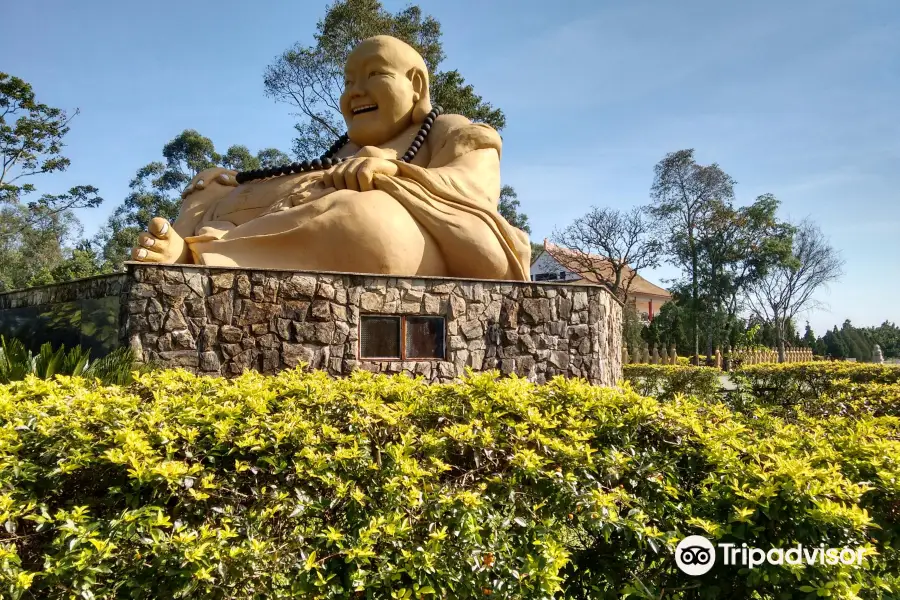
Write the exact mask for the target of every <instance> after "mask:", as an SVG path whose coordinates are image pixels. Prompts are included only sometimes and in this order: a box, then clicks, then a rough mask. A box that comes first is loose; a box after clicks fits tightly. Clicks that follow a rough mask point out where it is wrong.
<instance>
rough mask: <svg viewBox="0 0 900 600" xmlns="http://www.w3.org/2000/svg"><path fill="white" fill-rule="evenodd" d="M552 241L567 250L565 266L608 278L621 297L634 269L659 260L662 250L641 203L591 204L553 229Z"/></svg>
mask: <svg viewBox="0 0 900 600" xmlns="http://www.w3.org/2000/svg"><path fill="white" fill-rule="evenodd" d="M553 241H554V242H555V243H556V244H558V245H560V246H562V247H563V248H565V249H567V250H568V252H566V259H567V264H566V265H565V267H566V268H567V269H569V270H571V271H574V272H576V273H592V274H594V276H595V277H596V278H597V279H599V280H601V281H607V282H609V284H610V287H611V288H612V290H613V292H614V293H616V294H617V295H619V296H620V297H621V298H625V297H626V296H627V295H628V290H629V289H630V288H631V283H632V282H633V281H634V278H635V276H636V275H637V273H638V271H641V270H643V269H647V268H650V267H655V266H657V265H658V264H659V259H660V253H661V252H662V250H663V245H662V243H661V242H660V241H659V240H658V239H657V238H656V236H655V235H654V232H653V230H652V222H651V220H650V219H649V218H648V216H647V209H646V208H644V207H635V208H632V209H631V210H628V211H623V210H618V209H614V208H597V207H593V208H591V210H590V211H589V212H588V213H587V214H585V215H584V216H581V217H579V218H577V219H576V220H575V221H574V222H573V223H572V224H571V225H569V226H568V227H566V228H565V229H563V230H560V231H556V232H554V233H553Z"/></svg>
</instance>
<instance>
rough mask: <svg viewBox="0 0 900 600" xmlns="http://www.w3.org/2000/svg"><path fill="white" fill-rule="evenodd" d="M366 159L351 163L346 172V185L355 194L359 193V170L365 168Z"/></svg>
mask: <svg viewBox="0 0 900 600" xmlns="http://www.w3.org/2000/svg"><path fill="white" fill-rule="evenodd" d="M366 162H367V161H366V160H365V159H357V160H354V161H351V162H350V163H349V164H348V165H347V170H346V171H345V172H344V184H345V185H346V186H347V189H348V190H353V191H354V192H358V191H359V180H358V179H357V177H358V175H357V173H359V170H360V169H361V168H362V167H363V166H365V164H366Z"/></svg>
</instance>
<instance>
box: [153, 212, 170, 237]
mask: <svg viewBox="0 0 900 600" xmlns="http://www.w3.org/2000/svg"><path fill="white" fill-rule="evenodd" d="M147 231H149V232H150V233H151V234H153V235H154V236H155V237H158V238H160V239H163V240H165V239H168V237H169V234H171V233H172V226H171V225H169V222H168V221H166V220H165V219H163V218H162V217H154V218H153V219H151V220H150V226H149V227H147Z"/></svg>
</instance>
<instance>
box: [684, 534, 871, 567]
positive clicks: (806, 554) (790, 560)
mask: <svg viewBox="0 0 900 600" xmlns="http://www.w3.org/2000/svg"><path fill="white" fill-rule="evenodd" d="M717 548H718V550H719V551H720V556H721V559H722V564H723V565H727V566H738V567H748V568H750V569H754V568H756V567H758V566H760V565H762V564H764V563H768V564H770V565H814V564H821V565H836V564H838V563H839V562H840V563H842V564H845V565H859V564H862V558H863V551H864V549H863V548H856V549H853V548H826V547H825V545H824V544H820V545H819V546H814V547H811V548H810V547H808V546H804V545H802V544H797V545H796V546H791V547H790V548H788V549H784V548H770V549H769V550H768V551H766V550H763V549H762V548H753V547H750V546H748V545H747V544H741V545H740V546H739V545H737V544H730V543H719V544H716V545H715V546H713V544H712V542H710V541H709V540H708V539H706V538H705V537H703V536H702V535H689V536H688V537H686V538H684V539H683V540H681V541H680V542H678V546H676V547H675V564H677V565H678V568H679V569H681V570H682V571H683V572H684V573H686V574H688V575H694V576H697V575H703V574H704V573H708V572H709V570H710V569H712V568H713V565H715V564H716V554H717Z"/></svg>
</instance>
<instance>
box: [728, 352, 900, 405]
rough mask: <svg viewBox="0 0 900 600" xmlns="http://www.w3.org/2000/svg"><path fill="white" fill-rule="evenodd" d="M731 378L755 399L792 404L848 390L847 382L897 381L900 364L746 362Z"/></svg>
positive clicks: (883, 382) (893, 382) (892, 382)
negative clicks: (756, 363)
mask: <svg viewBox="0 0 900 600" xmlns="http://www.w3.org/2000/svg"><path fill="white" fill-rule="evenodd" d="M732 379H733V380H734V382H735V383H736V384H737V386H738V388H739V389H740V390H741V391H742V392H744V393H746V394H749V395H750V396H751V397H752V398H753V399H754V400H755V401H757V402H764V403H767V404H773V405H775V404H779V405H783V406H786V405H792V404H798V403H809V402H810V401H815V400H818V399H820V398H824V397H826V396H830V397H832V396H835V394H838V393H840V392H847V391H849V388H848V386H849V385H850V384H870V383H881V384H888V385H890V384H895V383H900V366H891V365H875V364H859V363H848V362H812V363H787V364H784V363H783V364H760V365H748V366H743V367H740V368H738V369H735V370H734V372H733V373H732Z"/></svg>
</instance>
